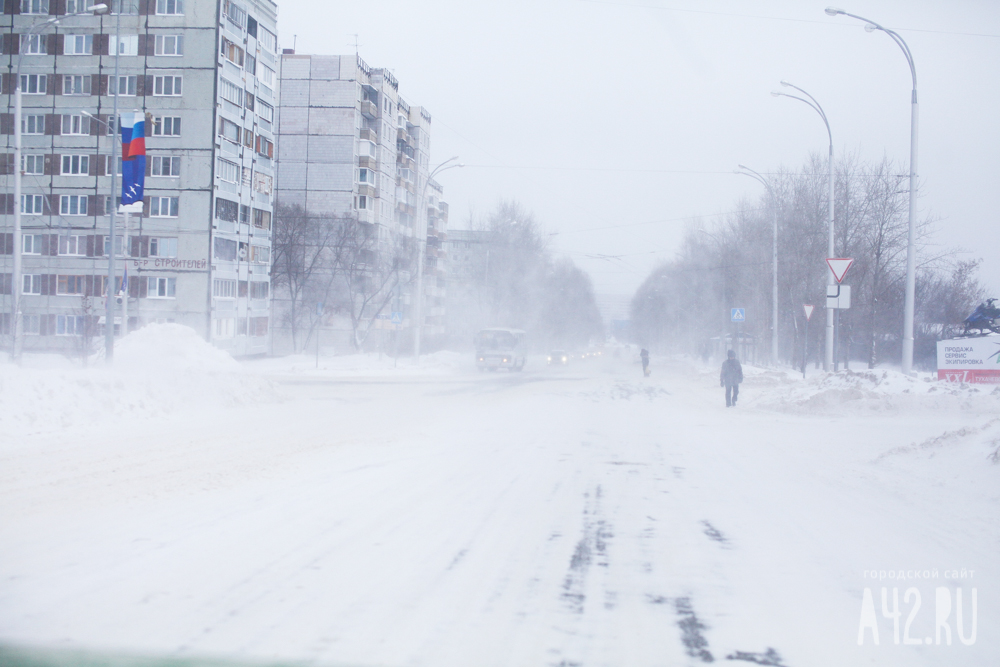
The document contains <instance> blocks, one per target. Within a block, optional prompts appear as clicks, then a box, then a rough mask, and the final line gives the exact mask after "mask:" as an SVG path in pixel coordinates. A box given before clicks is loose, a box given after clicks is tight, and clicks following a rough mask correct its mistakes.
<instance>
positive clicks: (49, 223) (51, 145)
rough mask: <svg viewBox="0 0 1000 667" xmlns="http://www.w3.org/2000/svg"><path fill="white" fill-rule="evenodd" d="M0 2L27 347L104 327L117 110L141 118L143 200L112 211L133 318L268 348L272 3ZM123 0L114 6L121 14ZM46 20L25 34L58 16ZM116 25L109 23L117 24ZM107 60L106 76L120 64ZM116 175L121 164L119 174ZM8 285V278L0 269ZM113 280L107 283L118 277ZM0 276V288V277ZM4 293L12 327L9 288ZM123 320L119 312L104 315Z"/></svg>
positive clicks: (274, 95)
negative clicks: (139, 207) (17, 118)
mask: <svg viewBox="0 0 1000 667" xmlns="http://www.w3.org/2000/svg"><path fill="white" fill-rule="evenodd" d="M93 4H94V3H93V2H92V0H6V3H5V7H4V9H5V16H4V25H3V41H2V48H3V59H4V61H5V64H6V65H7V68H6V73H4V74H3V90H2V92H3V96H4V97H3V101H4V104H5V108H4V114H3V117H2V122H0V126H2V127H0V132H2V133H3V135H4V136H3V140H4V142H5V148H4V152H5V153H6V156H5V157H6V160H0V166H2V167H3V168H4V169H3V174H4V175H3V179H4V184H5V193H6V196H5V199H4V202H3V203H4V205H5V207H6V208H3V209H2V212H3V213H4V215H3V224H4V226H5V227H6V228H5V229H4V230H3V232H5V233H6V234H7V235H8V237H9V235H10V234H11V232H12V226H13V220H12V215H13V207H14V206H20V207H21V215H22V217H21V221H22V228H23V235H24V236H23V242H22V247H21V248H13V247H11V246H12V244H11V243H5V244H3V247H2V248H0V253H2V254H0V261H2V262H3V269H2V270H3V272H4V273H6V274H9V273H10V271H11V265H12V258H11V255H12V253H13V252H15V251H17V252H21V253H22V266H23V269H22V271H23V274H24V276H23V279H22V284H21V285H20V286H13V285H10V286H9V287H10V288H11V289H13V288H20V289H21V290H22V299H21V302H22V313H23V316H22V322H23V329H24V334H25V335H24V338H23V341H24V349H25V350H28V351H30V350H63V351H68V350H71V349H73V348H75V347H79V342H80V340H79V339H80V338H81V337H83V336H87V335H95V337H98V336H100V335H103V334H102V332H101V331H100V329H103V327H104V324H105V323H104V318H103V313H104V299H105V298H106V293H107V291H108V290H107V286H106V276H107V265H108V257H107V255H108V253H109V252H111V248H110V246H109V243H108V235H109V225H110V224H111V219H112V216H111V215H109V214H110V213H111V211H112V210H113V209H114V208H115V202H116V200H117V198H118V197H119V196H120V192H116V193H112V170H116V169H117V170H118V173H119V174H120V173H121V160H120V157H119V156H120V154H119V152H118V151H119V149H118V145H117V141H116V139H115V136H114V135H115V129H116V128H115V124H116V121H115V116H114V113H113V109H114V106H115V97H116V95H115V94H116V93H117V106H118V110H119V112H131V111H138V112H141V113H144V114H145V117H146V140H145V141H146V154H147V157H146V169H147V171H146V179H145V198H144V207H143V212H142V214H132V215H130V216H129V220H128V228H127V229H126V227H125V225H126V220H125V217H124V216H122V215H120V214H119V215H118V216H115V219H116V230H117V231H116V235H117V236H118V238H119V239H121V238H123V237H126V238H127V240H125V241H124V242H123V243H120V245H119V248H118V252H119V253H121V254H122V255H123V257H122V258H121V259H120V260H118V262H117V267H116V275H117V276H119V278H120V276H121V275H122V271H123V269H124V268H125V267H126V266H127V270H128V282H129V295H128V303H127V310H128V322H127V325H128V327H129V329H134V328H135V327H139V326H142V325H143V324H145V323H148V322H178V323H181V324H185V325H188V326H191V327H192V328H194V329H195V330H196V331H198V332H199V333H201V334H202V335H204V336H205V338H206V339H207V340H210V341H212V342H213V343H215V344H216V345H218V346H220V347H222V348H224V349H227V350H229V351H231V352H232V353H233V354H238V355H246V354H260V353H264V352H266V351H267V350H268V346H269V345H268V333H269V311H270V279H269V270H270V246H271V217H272V213H273V207H272V196H273V189H274V169H275V167H274V160H275V157H276V155H275V149H274V145H275V128H274V127H273V124H274V122H275V116H276V107H277V105H278V77H277V70H278V55H277V48H278V45H277V28H276V18H277V6H276V5H275V4H274V3H273V2H270V0H245V1H241V2H233V1H230V0H221V1H220V0H135V2H134V3H130V2H127V1H126V0H118V1H115V2H109V4H110V5H111V7H110V13H107V14H103V15H75V14H78V13H80V12H87V11H88V8H89V7H90V6H91V5H93ZM119 10H120V11H121V14H120V15H119V14H118V13H117V12H118V11H119ZM57 16H58V17H61V20H60V21H59V23H58V25H57V26H54V27H47V28H45V29H44V30H41V31H39V32H41V33H42V34H41V35H38V36H34V35H29V34H28V33H29V31H30V30H31V29H32V27H33V26H35V25H37V24H39V23H41V22H43V21H45V20H47V19H49V18H52V17H57ZM119 24H120V32H119V27H118V26H119ZM116 60H117V63H118V73H117V79H116V78H115V64H116ZM18 69H19V70H20V80H21V88H22V100H23V103H22V107H23V112H22V123H21V130H22V145H23V148H22V154H23V160H22V165H20V168H21V169H22V193H23V195H22V198H21V201H20V202H14V201H13V195H12V194H11V193H12V192H13V175H12V174H13V169H14V167H15V165H13V145H14V141H13V136H12V135H13V131H14V127H13V124H14V123H13V114H14V100H13V94H12V93H13V92H14V87H13V81H14V77H15V76H16V74H17V71H18ZM118 183H119V187H120V178H119V179H118ZM8 282H9V281H8ZM116 289H117V287H115V288H114V289H113V290H112V291H115V290H116ZM0 291H3V290H0ZM10 291H11V290H10V289H8V290H6V291H5V292H4V294H3V296H2V299H3V301H2V303H3V306H2V310H3V312H4V313H5V314H8V317H6V318H5V320H4V321H3V322H2V323H0V324H2V325H3V326H4V327H5V332H6V333H9V331H10V330H11V329H12V328H13V327H12V326H11V324H12V322H11V316H10V313H11V307H12V306H11V304H12V298H11V294H9V292H10ZM121 324H122V322H120V321H119V320H118V319H116V322H115V325H114V326H115V329H116V330H120V327H121Z"/></svg>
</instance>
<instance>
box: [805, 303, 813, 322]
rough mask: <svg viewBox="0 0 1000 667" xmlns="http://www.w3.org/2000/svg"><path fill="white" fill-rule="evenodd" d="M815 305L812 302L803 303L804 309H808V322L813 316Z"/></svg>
mask: <svg viewBox="0 0 1000 667" xmlns="http://www.w3.org/2000/svg"><path fill="white" fill-rule="evenodd" d="M815 307H816V306H814V305H812V304H811V303H804V304H802V310H804V311H806V322H808V321H809V318H810V317H812V314H813V308H815Z"/></svg>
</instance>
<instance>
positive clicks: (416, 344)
mask: <svg viewBox="0 0 1000 667" xmlns="http://www.w3.org/2000/svg"><path fill="white" fill-rule="evenodd" d="M457 159H458V156H457V155H456V156H454V157H450V158H448V159H447V160H445V161H444V162H442V163H441V164H439V165H438V166H436V167H435V168H434V170H433V171H431V173H429V174H427V179H426V180H425V181H424V187H423V188H421V190H420V200H419V201H418V204H419V205H420V209H419V212H418V215H419V214H420V213H422V214H423V221H424V224H423V228H422V232H421V234H420V237H419V239H418V241H417V303H416V307H415V308H414V318H415V320H416V321H415V323H414V327H415V328H414V332H413V356H414V358H415V359H416V361H417V362H418V363H419V362H420V331H421V329H422V328H423V319H424V261H425V260H426V254H427V222H428V221H427V205H426V201H427V186H428V185H430V182H431V179H433V178H434V175H435V174H437V173H438V172H442V171H448V170H449V169H455V168H458V167H464V166H465V165H464V164H462V163H461V162H459V163H457V164H448V163H449V162H455V160H457Z"/></svg>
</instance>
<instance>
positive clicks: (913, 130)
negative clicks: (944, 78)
mask: <svg viewBox="0 0 1000 667" xmlns="http://www.w3.org/2000/svg"><path fill="white" fill-rule="evenodd" d="M825 11H826V13H827V14H829V15H830V16H837V15H840V14H843V15H844V16H850V17H851V18H852V19H858V20H859V21H864V22H865V30H867V31H868V32H874V31H876V30H881V31H882V32H884V33H885V34H887V35H889V37H891V38H892V41H894V42H895V43H896V46H898V47H899V48H900V49H901V50H902V51H903V55H904V56H906V64H907V65H909V66H910V77H911V78H912V79H913V90H912V91H911V93H910V211H909V221H908V226H907V236H906V296H905V300H904V302H903V359H902V371H903V372H904V373H906V374H910V373H912V372H913V310H914V301H915V298H914V293H915V288H916V274H917V270H916V267H917V264H916V262H917V259H916V252H915V250H914V236H915V227H914V225H915V218H916V207H917V116H918V113H917V112H918V107H917V68H916V66H915V65H914V64H913V54H912V53H910V47H909V46H908V45H907V43H906V41H905V40H904V39H903V38H902V37H900V36H899V33H897V32H895V31H894V30H889V29H888V28H885V27H883V26H881V25H879V24H878V23H875V21H872V20H871V19H866V18H864V17H862V16H858V15H856V14H850V13H848V12H845V11H844V10H843V9H836V8H835V7H827V8H826V10H825Z"/></svg>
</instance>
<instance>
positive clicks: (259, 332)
mask: <svg viewBox="0 0 1000 667" xmlns="http://www.w3.org/2000/svg"><path fill="white" fill-rule="evenodd" d="M261 29H262V30H263V28H261ZM250 335H251V336H266V335H267V318H266V317H251V318H250Z"/></svg>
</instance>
